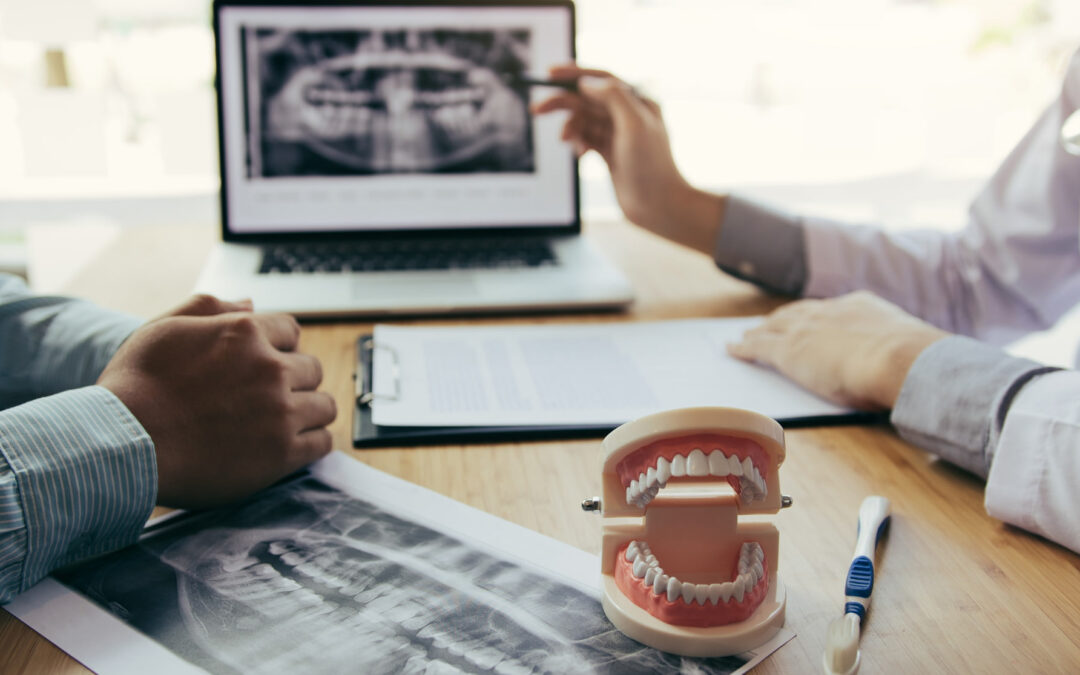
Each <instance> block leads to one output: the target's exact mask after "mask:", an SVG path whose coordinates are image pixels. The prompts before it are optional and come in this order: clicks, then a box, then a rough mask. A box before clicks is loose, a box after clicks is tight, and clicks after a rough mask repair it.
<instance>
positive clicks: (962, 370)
mask: <svg viewBox="0 0 1080 675" xmlns="http://www.w3.org/2000/svg"><path fill="white" fill-rule="evenodd" d="M1052 370H1056V368H1051V367H1048V366H1045V365H1043V364H1040V363H1037V362H1035V361H1031V360H1029V359H1024V358H1019V357H1015V356H1010V355H1008V354H1006V353H1005V352H1003V351H1001V350H1000V349H998V348H996V347H992V346H990V345H987V344H984V343H982V342H979V341H977V340H972V339H971V338H967V337H961V336H951V337H947V338H944V339H942V340H939V341H937V342H935V343H934V344H932V345H930V346H929V347H927V348H926V349H925V350H923V352H922V354H920V355H919V357H918V358H917V359H915V363H913V364H912V366H911V369H910V370H909V371H908V374H907V377H906V378H905V380H904V385H903V387H902V388H901V390H900V396H899V397H898V398H897V400H896V405H895V406H894V407H893V411H892V415H891V417H890V420H891V421H892V423H893V425H894V426H895V427H896V429H897V431H898V432H899V433H900V436H901V437H902V438H904V439H905V440H907V441H909V442H911V443H914V444H915V445H918V446H920V447H922V448H925V449H927V450H929V451H931V452H934V453H936V454H937V455H938V456H940V457H941V458H942V459H945V460H947V461H949V462H951V463H952V464H955V465H957V466H959V467H961V468H963V469H965V470H967V471H970V472H972V473H974V474H976V475H978V476H982V477H983V478H985V477H986V475H987V473H988V472H989V469H990V464H991V462H992V461H993V448H994V446H995V444H996V442H997V436H998V434H999V433H1000V431H1001V425H1002V423H1003V421H1004V416H1005V413H1006V412H1007V411H1008V407H1009V404H1010V403H1011V401H1012V399H1013V397H1014V396H1015V395H1016V393H1017V392H1018V391H1019V390H1020V388H1021V387H1022V386H1024V384H1025V383H1027V382H1028V381H1029V380H1030V379H1031V378H1033V377H1035V376H1037V375H1040V374H1042V373H1046V372H1049V371H1052Z"/></svg>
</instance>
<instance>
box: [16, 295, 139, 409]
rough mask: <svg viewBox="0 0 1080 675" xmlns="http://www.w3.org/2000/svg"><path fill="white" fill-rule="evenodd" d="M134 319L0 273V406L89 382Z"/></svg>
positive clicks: (135, 322) (132, 326) (131, 327)
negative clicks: (46, 292)
mask: <svg viewBox="0 0 1080 675" xmlns="http://www.w3.org/2000/svg"><path fill="white" fill-rule="evenodd" d="M140 323H141V322H140V320H139V319H137V318H135V317H133V316H129V315H127V314H122V313H120V312H113V311H109V310H106V309H102V308H101V307H98V306H96V305H94V304H93V303H90V302H86V301H85V300H77V299H74V298H66V297H62V296H52V295H35V294H33V293H32V292H30V290H29V289H27V288H26V285H25V284H24V283H23V282H22V280H21V279H19V278H17V277H13V276H11V275H9V274H0V408H6V407H10V406H12V405H17V404H19V403H24V402H26V401H29V400H31V399H34V398H37V397H39V396H47V395H49V394H55V393H57V392H61V391H65V390H67V389H74V388H76V387H85V386H88V385H91V384H93V383H94V382H96V381H97V378H98V376H99V375H100V374H101V371H102V370H103V369H104V368H105V365H106V364H107V363H108V362H109V360H110V359H111V358H112V356H113V354H114V353H115V352H116V349H117V348H118V347H119V346H120V344H121V343H122V342H123V341H124V340H125V339H127V336H128V335H130V334H131V332H132V331H133V330H135V329H136V328H137V327H138V326H139V324H140Z"/></svg>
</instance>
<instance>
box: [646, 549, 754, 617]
mask: <svg viewBox="0 0 1080 675" xmlns="http://www.w3.org/2000/svg"><path fill="white" fill-rule="evenodd" d="M626 560H627V562H629V563H630V564H631V565H632V566H633V568H632V569H633V573H634V576H635V577H637V578H638V579H644V580H645V585H646V586H652V589H653V593H655V594H657V595H659V594H661V593H666V594H667V599H668V602H675V600H677V599H678V598H680V597H681V598H682V599H683V601H684V602H685V603H686V604H690V603H692V602H696V603H697V604H699V605H704V604H705V602H706V601H709V602H711V603H712V604H714V605H715V604H718V603H719V602H721V601H723V602H727V601H728V600H730V599H732V598H735V602H742V600H743V596H744V595H745V594H746V593H747V592H748V591H749V590H750V589H751V588H753V587H754V586H756V585H757V582H758V581H760V580H761V578H762V577H763V576H765V566H764V562H763V561H764V560H765V551H764V550H763V549H762V548H761V544H758V543H757V542H746V543H745V544H743V545H742V548H741V549H739V567H738V574H737V575H736V576H735V579H733V580H732V581H725V582H724V583H720V584H690V583H684V582H682V581H679V579H678V578H677V577H675V576H672V575H669V574H665V573H664V569H663V568H662V567H660V563H659V562H658V561H657V560H656V556H655V555H653V554H652V551H650V550H649V545H648V544H647V543H646V542H644V541H632V542H630V546H628V547H627V549H626Z"/></svg>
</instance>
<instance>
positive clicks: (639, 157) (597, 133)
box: [533, 64, 723, 255]
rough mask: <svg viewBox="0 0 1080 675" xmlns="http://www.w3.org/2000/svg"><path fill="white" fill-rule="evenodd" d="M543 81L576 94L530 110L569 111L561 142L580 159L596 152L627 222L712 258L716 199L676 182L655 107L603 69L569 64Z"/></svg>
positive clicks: (718, 212)
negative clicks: (570, 85)
mask: <svg viewBox="0 0 1080 675" xmlns="http://www.w3.org/2000/svg"><path fill="white" fill-rule="evenodd" d="M549 75H550V77H551V79H552V80H559V81H564V80H574V81H577V82H578V90H579V92H580V93H573V92H569V91H568V92H563V93H559V94H556V95H554V96H552V97H550V98H548V99H546V100H544V101H541V102H539V103H537V104H536V105H534V106H533V111H534V112H536V113H538V114H543V113H547V112H551V111H555V110H566V111H569V113H570V114H569V117H568V118H567V120H566V123H565V125H564V126H563V131H562V137H563V140H565V141H569V142H570V143H572V144H573V145H574V147H575V149H576V150H577V152H578V154H579V155H580V154H584V153H585V152H587V151H589V150H595V151H596V152H598V153H599V154H600V156H601V157H603V158H604V161H605V162H607V165H608V170H609V171H610V172H611V181H612V184H613V185H614V187H615V195H616V197H617V198H618V200H619V206H620V207H621V208H622V211H623V213H624V214H625V215H626V218H627V219H628V220H630V221H631V222H633V223H635V224H637V225H640V226H641V227H644V228H645V229H647V230H651V231H652V232H655V233H656V234H659V235H661V236H663V237H666V238H668V239H671V240H672V241H675V242H678V243H680V244H683V245H686V246H689V247H691V248H694V249H697V250H699V251H702V252H704V253H707V254H710V255H711V253H712V250H713V246H714V242H715V239H716V229H717V228H718V227H719V225H720V221H721V220H722V215H723V199H722V198H721V197H719V196H717V195H711V194H708V193H706V192H703V191H701V190H697V189H696V188H694V187H693V186H691V185H690V184H689V183H687V182H686V180H685V179H684V178H683V176H682V174H681V173H680V172H679V169H678V167H677V166H676V165H675V159H674V157H673V156H672V154H671V141H670V140H669V138H668V133H667V129H666V127H665V126H664V119H663V116H662V115H661V113H660V106H659V105H657V103H656V102H655V101H652V100H651V99H648V98H646V97H644V96H641V95H640V94H638V93H637V92H635V91H634V90H633V89H632V88H631V87H629V86H628V85H627V84H626V83H624V82H622V81H621V80H619V79H618V78H616V77H615V76H613V75H611V74H610V73H608V72H606V71H603V70H593V69H588V68H579V67H577V66H575V65H572V64H571V65H566V66H557V67H555V68H552V69H551V71H550V73H549Z"/></svg>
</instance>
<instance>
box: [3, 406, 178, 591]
mask: <svg viewBox="0 0 1080 675" xmlns="http://www.w3.org/2000/svg"><path fill="white" fill-rule="evenodd" d="M156 497H157V465H156V460H155V456H154V445H153V443H152V441H151V440H150V437H149V436H148V435H147V433H146V431H145V430H144V429H143V428H142V425H140V424H139V422H138V421H137V420H136V419H135V417H134V416H133V415H132V414H131V412H130V411H129V410H128V409H127V408H126V407H125V406H124V405H123V404H122V403H121V402H120V400H119V399H117V398H116V397H115V396H114V395H113V394H112V393H111V392H110V391H108V390H107V389H105V388H103V387H98V386H91V387H84V388H81V389H74V390H70V391H66V392H63V393H60V394H55V395H53V396H48V397H44V398H40V399H37V400H34V401H31V402H29V403H25V404H23V405H20V406H17V407H14V408H10V409H8V410H4V411H2V412H0V602H7V601H8V600H10V599H11V598H12V597H13V596H14V595H16V594H17V593H19V592H21V591H23V590H25V589H27V588H29V587H30V586H32V585H33V584H35V583H36V582H37V581H38V580H39V579H41V578H42V577H44V576H45V575H47V574H48V573H49V572H50V571H52V570H53V569H56V568H57V567H61V566H63V565H67V564H70V563H72V562H75V561H78V560H81V559H83V558H87V557H90V556H94V555H98V554H101V553H105V552H108V551H111V550H114V549H117V548H121V547H123V546H126V545H128V544H130V543H132V542H134V541H135V540H136V539H137V538H138V535H139V532H140V531H141V530H142V527H143V525H144V524H145V523H146V520H147V518H149V516H150V512H151V510H152V509H153V506H154V502H155V500H156Z"/></svg>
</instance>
